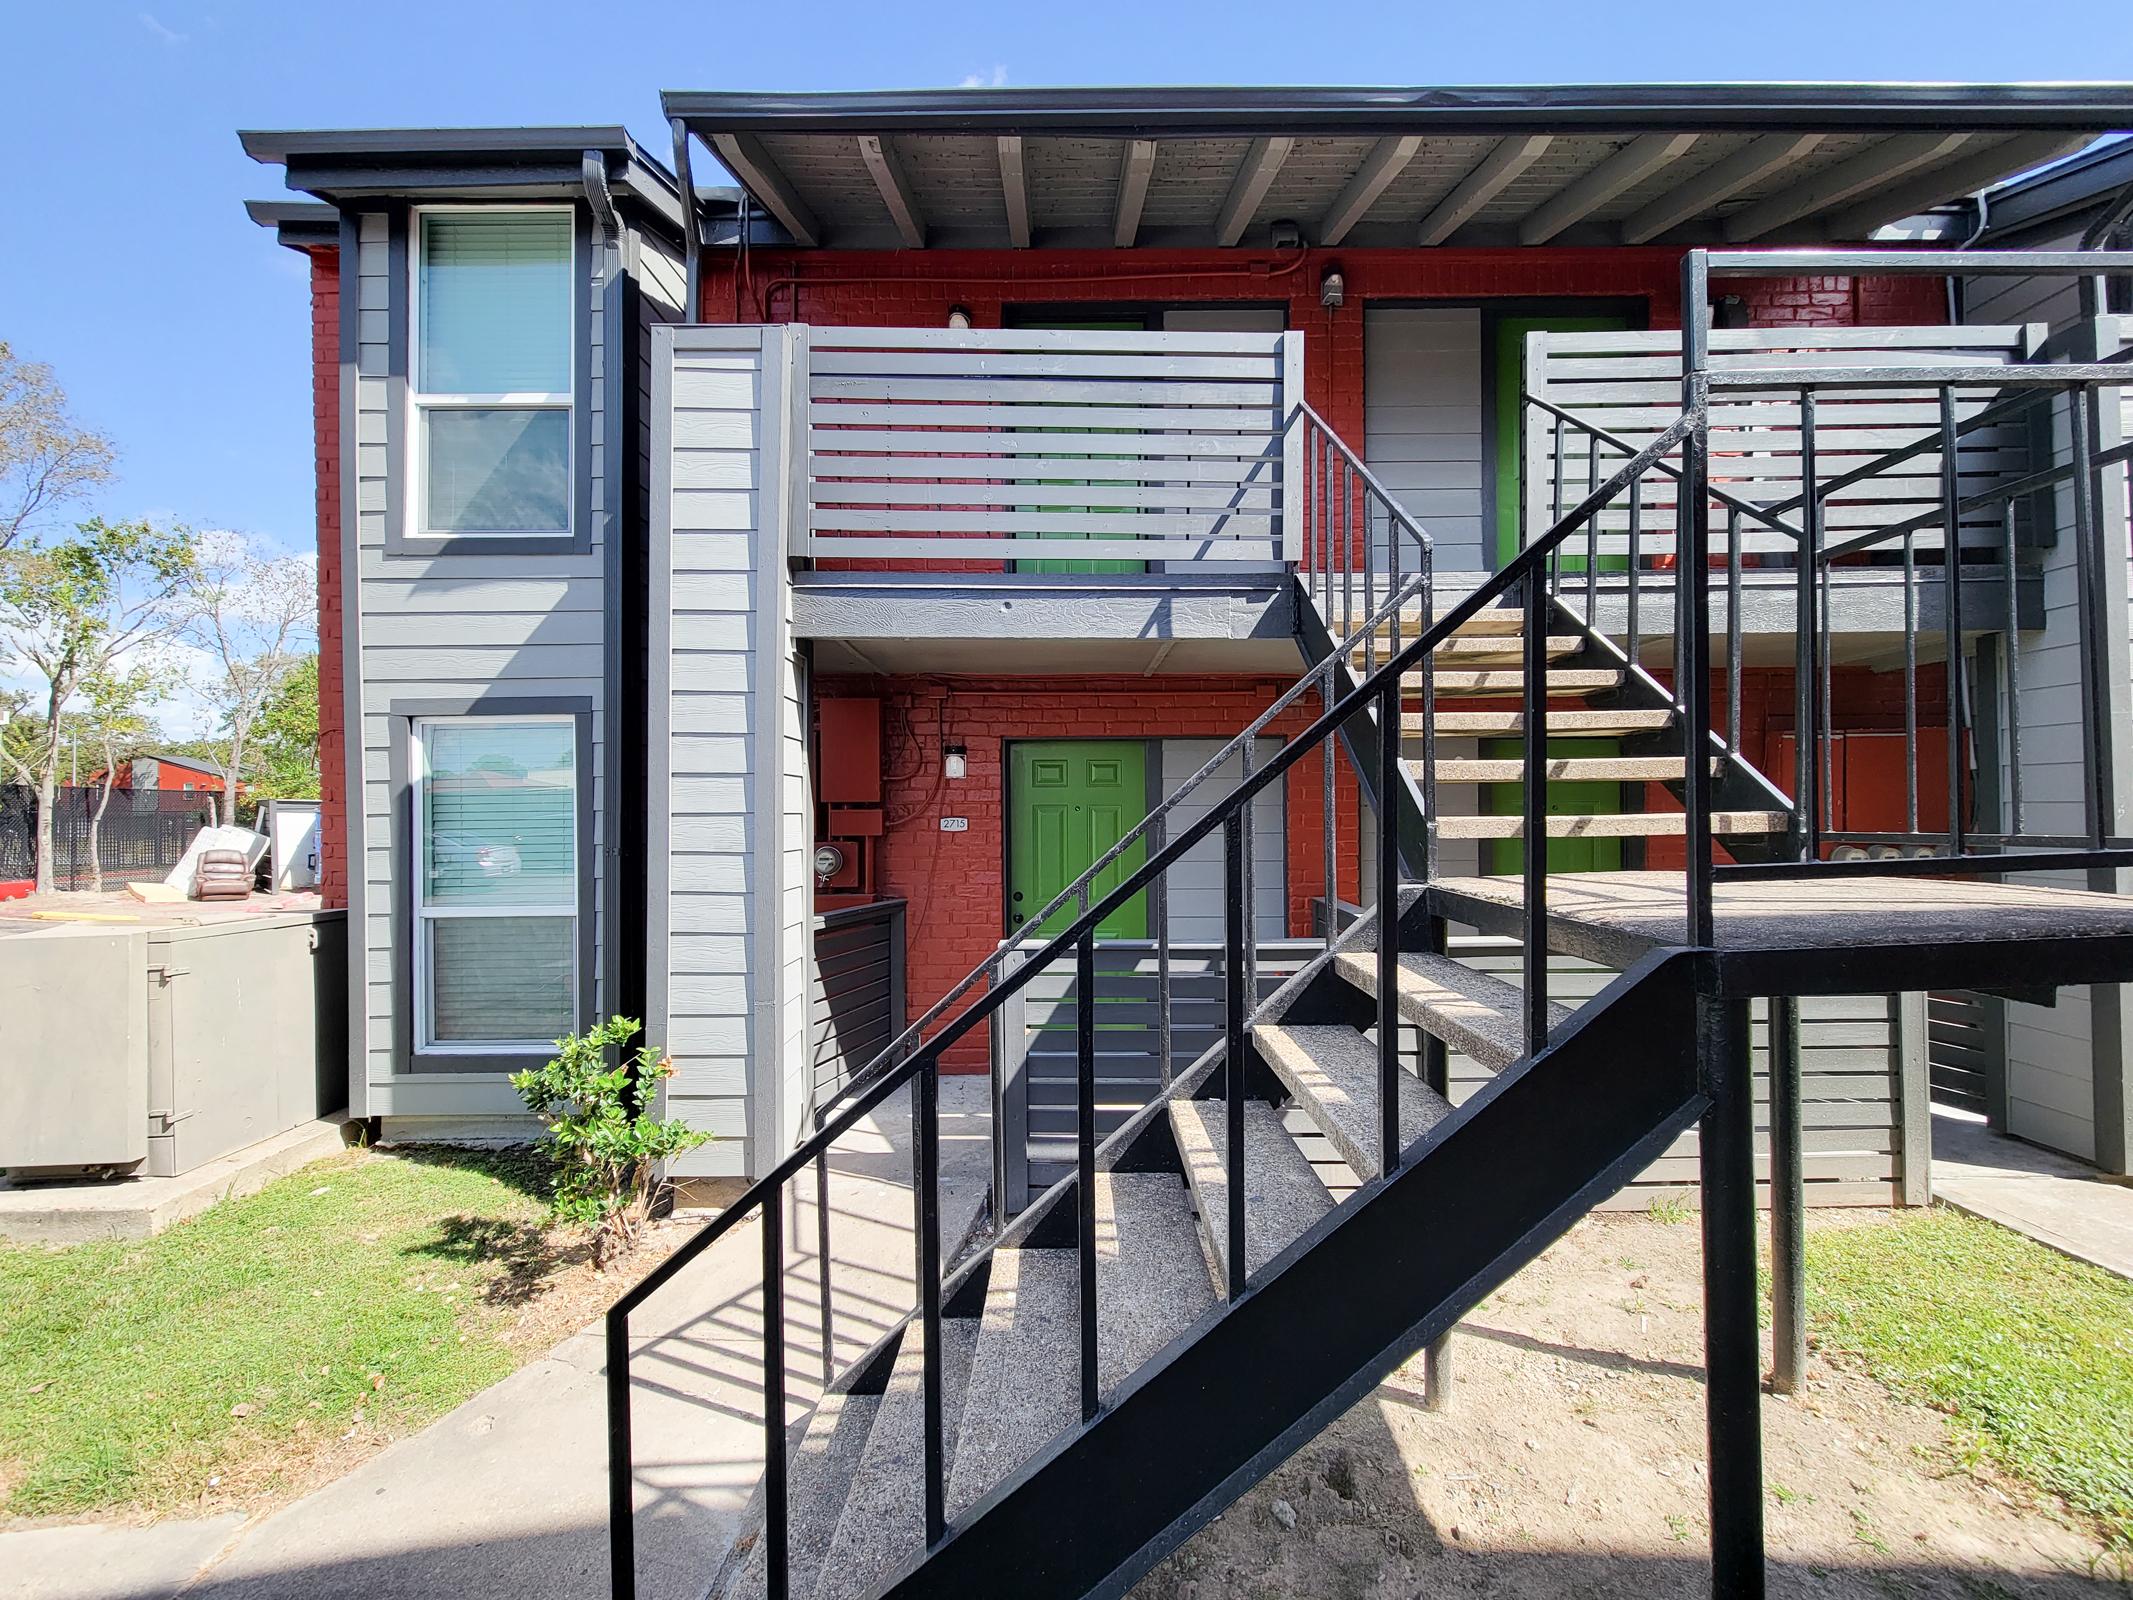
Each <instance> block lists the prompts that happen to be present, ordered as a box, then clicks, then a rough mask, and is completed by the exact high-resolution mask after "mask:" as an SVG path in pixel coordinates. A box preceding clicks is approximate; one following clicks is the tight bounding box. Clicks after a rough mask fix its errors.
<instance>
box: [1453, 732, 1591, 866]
mask: <svg viewBox="0 0 2133 1600" xmlns="http://www.w3.org/2000/svg"><path fill="white" fill-rule="evenodd" d="M1481 753H1482V754H1483V755H1484V756H1487V757H1491V758H1493V759H1495V760H1498V761H1509V760H1514V759H1516V758H1517V757H1519V756H1522V755H1524V754H1525V744H1524V741H1522V740H1518V739H1499V740H1493V741H1490V742H1488V743H1486V744H1484V745H1483V747H1482V752H1481ZM1548 754H1549V756H1550V758H1551V759H1553V760H1557V761H1561V760H1565V759H1567V758H1569V757H1572V756H1613V755H1619V754H1621V745H1620V743H1619V742H1618V741H1616V740H1614V739H1550V740H1549V741H1548ZM1525 808H1526V786H1525V785H1524V784H1522V783H1493V784H1490V785H1489V810H1490V812H1491V813H1492V814H1493V815H1495V816H1499V817H1506V816H1508V817H1515V816H1518V815H1520V814H1522V813H1523V812H1524V811H1525ZM1621 809H1622V785H1621V784H1619V783H1615V782H1613V781H1610V780H1600V779H1591V778H1581V779H1574V780H1572V781H1570V782H1567V783H1565V782H1556V783H1551V784H1549V785H1548V794H1547V805H1546V807H1545V810H1546V813H1547V815H1549V816H1551V817H1606V816H1613V815H1615V814H1616V813H1617V812H1619V811H1620V810H1621ZM1489 843H1490V845H1491V849H1490V852H1489V870H1490V871H1491V872H1498V873H1512V872H1522V871H1524V870H1525V865H1526V847H1525V841H1524V840H1522V839H1492V840H1490V841H1489ZM1621 867H1622V841H1621V840H1620V839H1550V840H1549V841H1548V870H1549V871H1550V872H1618V871H1620V870H1621Z"/></svg>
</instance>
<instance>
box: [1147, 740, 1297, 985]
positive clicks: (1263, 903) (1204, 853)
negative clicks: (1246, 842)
mask: <svg viewBox="0 0 2133 1600" xmlns="http://www.w3.org/2000/svg"><path fill="white" fill-rule="evenodd" d="M1226 743H1228V741H1227V740H1225V739H1163V740H1159V741H1158V745H1159V747H1160V760H1161V764H1162V774H1161V781H1162V792H1163V798H1164V799H1165V800H1167V799H1169V798H1170V796H1171V795H1173V794H1174V793H1176V792H1177V790H1178V788H1179V786H1180V785H1182V784H1183V783H1184V782H1185V780H1186V779H1187V778H1190V777H1191V776H1192V775H1193V774H1194V773H1196V772H1198V771H1199V770H1200V769H1201V768H1202V767H1204V766H1205V765H1206V764H1207V763H1208V762H1210V761H1212V760H1213V759H1214V758H1215V757H1216V755H1218V754H1219V753H1220V752H1221V749H1222V746H1223V745H1225V744H1226ZM1280 752H1281V741H1280V740H1279V739H1259V740H1255V741H1254V751H1253V757H1252V759H1253V763H1254V767H1255V770H1256V768H1258V767H1263V766H1265V765H1266V763H1267V762H1268V761H1270V760H1272V759H1273V758H1274V757H1275V756H1276V755H1278V754H1280ZM1242 765H1243V764H1242V763H1241V762H1240V761H1238V760H1237V758H1236V757H1234V756H1232V757H1231V758H1230V759H1229V760H1228V761H1227V762H1225V763H1224V764H1223V766H1222V767H1221V768H1220V769H1219V770H1218V771H1216V772H1215V774H1214V775H1213V776H1212V777H1210V778H1209V779H1208V780H1207V781H1206V782H1205V783H1203V784H1201V785H1200V787H1199V788H1197V789H1195V790H1193V792H1192V793H1191V794H1189V795H1187V796H1186V797H1185V799H1184V800H1183V801H1182V802H1180V804H1179V806H1178V808H1177V810H1176V812H1175V813H1173V815H1172V817H1171V819H1170V828H1171V831H1172V832H1173V833H1176V832H1182V831H1183V830H1184V829H1186V828H1189V827H1191V826H1192V825H1193V824H1194V823H1195V822H1198V821H1199V820H1200V819H1201V818H1202V817H1204V816H1205V815H1207V813H1208V812H1209V811H1210V810H1212V809H1213V808H1214V807H1215V806H1217V805H1219V804H1220V803H1221V802H1222V801H1223V800H1224V799H1225V798H1227V797H1228V796H1229V795H1232V794H1234V793H1235V792H1236V790H1237V785H1238V784H1239V783H1241V782H1242V781H1243V778H1242V776H1241V768H1242ZM1284 787H1285V786H1284V785H1283V784H1279V783H1271V784H1268V785H1267V786H1266V788H1264V789H1262V790H1260V791H1259V794H1258V795H1257V797H1256V798H1254V800H1253V801H1252V904H1253V913H1252V922H1253V926H1254V928H1255V929H1256V930H1257V934H1258V937H1260V938H1262V939H1279V938H1280V937H1281V936H1282V935H1283V933H1285V932H1286V931H1287V927H1288V915H1289V908H1288V886H1289V876H1288V836H1287V828H1286V825H1285V823H1284V822H1283V820H1282V804H1283V800H1282V795H1283V789H1284ZM1222 878H1223V869H1222V837H1221V834H1220V832H1219V831H1218V832H1216V833H1214V834H1210V835H1209V836H1208V837H1207V838H1205V839H1202V840H1201V841H1200V842H1199V843H1198V844H1196V845H1194V846H1193V847H1192V848H1191V849H1190V850H1188V851H1186V852H1185V855H1184V856H1183V858H1182V859H1180V860H1179V861H1178V862H1177V864H1176V865H1175V866H1173V867H1172V868H1171V869H1170V871H1169V872H1168V873H1166V874H1165V875H1164V879H1163V882H1164V889H1165V893H1166V894H1167V896H1168V900H1169V905H1168V911H1169V917H1170V923H1169V927H1170V936H1171V937H1172V938H1173V939H1176V940H1178V941H1180V942H1181V943H1185V944H1203V945H1220V944H1221V942H1222V910H1223V906H1224V905H1225V904H1226V903H1227V901H1226V898H1225V895H1224V890H1223V882H1222Z"/></svg>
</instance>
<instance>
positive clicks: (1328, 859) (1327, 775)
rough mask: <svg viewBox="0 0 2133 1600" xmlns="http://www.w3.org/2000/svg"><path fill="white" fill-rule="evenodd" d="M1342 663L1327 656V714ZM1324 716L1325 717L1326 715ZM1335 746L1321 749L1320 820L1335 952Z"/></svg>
mask: <svg viewBox="0 0 2133 1600" xmlns="http://www.w3.org/2000/svg"><path fill="white" fill-rule="evenodd" d="M1338 660H1339V657H1338V656H1337V655H1335V656H1328V657H1326V667H1325V672H1326V699H1325V706H1324V711H1331V710H1332V709H1333V702H1334V701H1335V700H1337V699H1339V698H1340V695H1339V693H1338V691H1337V687H1336V684H1335V681H1334V676H1333V667H1334V663H1335V662H1336V661H1338ZM1321 714H1322V715H1323V712H1322V713H1321ZM1333 746H1334V741H1333V740H1331V739H1328V740H1326V741H1325V742H1324V743H1323V744H1322V745H1321V746H1320V747H1319V753H1320V758H1321V759H1320V766H1321V767H1322V769H1323V788H1324V794H1323V797H1322V803H1321V808H1320V811H1319V818H1318V820H1319V844H1320V848H1321V850H1322V851H1323V854H1324V861H1325V867H1324V870H1325V875H1326V948H1327V949H1328V950H1331V949H1332V948H1333V946H1334V943H1335V941H1336V940H1338V939H1339V938H1340V915H1339V907H1340V898H1341V887H1340V878H1339V875H1338V873H1339V868H1338V865H1337V864H1336V862H1335V860H1334V826H1335V824H1334V804H1335V796H1334V781H1333V760H1334V752H1333Z"/></svg>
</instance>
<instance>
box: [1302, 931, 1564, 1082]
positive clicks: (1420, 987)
mask: <svg viewBox="0 0 2133 1600" xmlns="http://www.w3.org/2000/svg"><path fill="white" fill-rule="evenodd" d="M1333 964H1334V970H1336V971H1337V972H1339V973H1340V975H1341V976H1342V977H1343V978H1345V979H1347V980H1348V982H1350V983H1352V984H1354V985H1355V987H1356V988H1358V989H1360V990H1362V991H1363V993H1364V994H1366V995H1368V996H1370V998H1371V999H1373V1000H1375V999H1376V998H1377V993H1378V962H1377V955H1376V953H1375V952H1369V953H1363V954H1358V953H1356V952H1353V951H1342V952H1341V953H1340V954H1339V955H1337V956H1335V957H1334V958H1333ZM1399 983H1400V993H1399V999H1398V1005H1399V1008H1400V1015H1401V1016H1403V1017H1405V1018H1406V1019H1407V1020H1408V1021H1409V1022H1412V1023H1413V1024H1414V1025H1415V1026H1416V1027H1418V1028H1420V1029H1421V1030H1422V1031H1423V1032H1424V1033H1426V1034H1429V1035H1430V1036H1431V1037H1432V1038H1436V1039H1442V1040H1443V1041H1444V1042H1445V1044H1447V1045H1448V1046H1450V1047H1451V1048H1452V1049H1454V1050H1458V1051H1462V1052H1464V1053H1465V1054H1467V1055H1469V1056H1471V1057H1473V1058H1474V1060H1476V1061H1478V1062H1480V1063H1481V1064H1482V1065H1483V1066H1485V1067H1487V1068H1489V1069H1490V1070H1491V1071H1501V1070H1502V1069H1503V1068H1505V1067H1508V1066H1509V1065H1510V1064H1511V1063H1512V1062H1514V1061H1516V1060H1518V1059H1519V1057H1521V1056H1523V1055H1524V1054H1525V1053H1526V1033H1525V995H1524V993H1523V992H1522V991H1521V990H1519V989H1518V988H1517V987H1515V986H1514V985H1512V984H1508V983H1506V982H1504V981H1503V979H1501V978H1498V977H1494V976H1492V975H1491V974H1489V973H1486V972H1481V971H1478V970H1476V969H1475V968H1473V967H1469V966H1466V965H1465V964H1464V963H1462V962H1458V961H1454V960H1453V959H1452V958H1451V957H1450V956H1440V955H1433V954H1430V953H1429V952H1427V951H1420V950H1408V951H1403V952H1401V955H1400V979H1399ZM1569 1019H1570V1012H1569V1010H1568V1009H1567V1008H1566V1007H1563V1006H1559V1005H1555V1004H1553V1003H1551V1004H1550V1005H1549V1007H1548V1030H1549V1032H1551V1033H1552V1032H1554V1031H1555V1029H1556V1028H1558V1027H1560V1026H1561V1025H1562V1024H1563V1023H1565V1022H1567V1021H1569Z"/></svg>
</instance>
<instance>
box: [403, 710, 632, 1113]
mask: <svg viewBox="0 0 2133 1600" xmlns="http://www.w3.org/2000/svg"><path fill="white" fill-rule="evenodd" d="M384 713H385V719H386V730H387V731H386V738H387V740H388V741H389V743H388V747H387V756H388V764H389V777H388V779H387V784H388V788H387V793H388V796H389V801H388V803H389V804H390V805H391V807H392V813H391V817H392V849H391V852H390V871H389V881H390V882H391V884H392V885H393V891H394V892H393V905H392V929H393V941H392V942H393V950H392V957H393V1071H394V1072H395V1073H396V1074H398V1073H424V1072H450V1073H505V1072H517V1071H520V1070H521V1069H523V1068H526V1067H537V1066H540V1065H542V1064H543V1063H544V1062H546V1061H547V1060H548V1059H549V1057H550V1054H551V1052H549V1051H546V1050H541V1051H524V1052H519V1053H491V1052H486V1051H484V1052H482V1053H480V1054H470V1053H467V1052H464V1051H445V1050H429V1051H423V1050H418V1049H417V1048H416V1047H415V974H414V960H415V937H416V929H415V926H414V921H415V917H414V897H413V892H412V885H413V883H414V873H415V871H416V870H417V869H416V862H415V854H414V830H415V816H414V804H413V793H412V790H413V783H412V770H411V761H412V756H413V749H414V724H415V720H416V719H417V718H418V717H509V716H568V717H570V718H571V720H572V722H573V724H574V725H575V728H576V737H577V770H578V784H577V787H578V851H577V854H578V912H577V915H578V974H579V979H578V994H577V1001H578V1016H577V1027H578V1029H579V1031H580V1032H582V1031H584V1030H585V1029H586V1028H589V1027H591V1026H592V1023H593V1019H594V1016H595V1012H594V1006H593V988H594V979H595V957H596V953H597V949H598V935H599V928H598V917H599V911H600V897H599V896H597V895H595V893H594V879H593V745H592V714H593V701H592V697H591V696H590V695H513V694H486V693H484V694H474V695H465V696H450V697H442V698H440V697H435V696H425V697H420V698H408V699H397V698H396V699H393V700H389V701H387V702H386V705H385V708H384ZM610 876H612V874H610ZM608 942H609V943H610V944H612V943H613V942H614V940H613V930H612V929H610V930H609V941H608Z"/></svg>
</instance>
